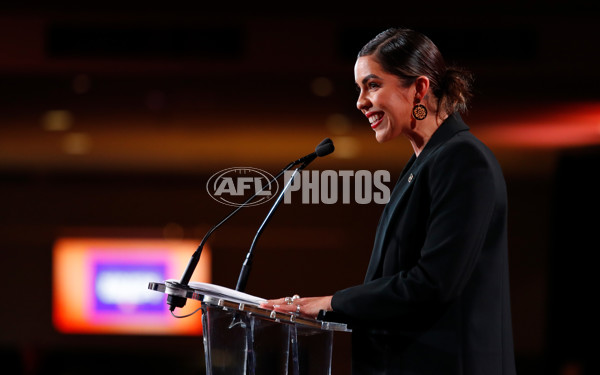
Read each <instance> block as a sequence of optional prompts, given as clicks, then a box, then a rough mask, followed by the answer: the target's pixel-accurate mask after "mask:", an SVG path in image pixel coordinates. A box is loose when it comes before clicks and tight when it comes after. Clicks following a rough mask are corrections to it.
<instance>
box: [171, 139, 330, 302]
mask: <svg viewBox="0 0 600 375" xmlns="http://www.w3.org/2000/svg"><path fill="white" fill-rule="evenodd" d="M329 145H331V146H330V147H331V148H333V144H332V142H331V140H330V139H329V138H326V139H324V140H323V141H322V142H321V143H319V145H318V146H317V147H316V149H315V152H313V153H311V154H308V155H306V156H304V157H302V158H300V159H298V160H296V161H293V162H291V163H289V164H288V165H286V166H285V167H284V168H283V169H282V170H281V171H280V172H279V173H278V174H277V176H275V177H273V178H272V179H271V180H270V181H269V182H267V183H266V184H265V185H264V186H263V187H262V188H261V189H260V190H259V191H257V192H256V193H255V194H254V195H253V196H251V197H250V198H248V199H247V200H246V201H245V202H244V203H242V204H240V205H239V206H238V207H236V208H235V209H234V210H233V211H231V213H229V215H227V216H226V217H225V218H224V219H223V220H221V221H220V222H219V223H218V224H217V225H215V226H214V227H212V228H211V229H210V230H209V231H208V232H207V233H206V234H205V235H204V238H202V241H201V242H200V245H199V246H198V248H197V249H196V251H194V253H193V254H192V257H191V258H190V261H189V262H188V265H187V267H186V268H185V271H184V272H183V275H182V276H181V280H180V281H179V283H174V284H176V286H179V287H186V286H187V285H188V283H189V282H190V279H191V278H192V274H193V273H194V270H195V269H196V266H198V262H199V261H200V255H201V254H202V249H203V248H204V245H205V243H206V241H207V240H208V238H209V237H210V236H211V234H212V233H213V232H214V231H215V230H216V229H217V228H219V227H220V226H221V225H223V224H224V223H225V222H226V221H228V220H229V219H230V218H231V217H232V216H233V215H235V214H236V213H237V212H238V211H239V210H241V209H242V208H243V207H245V206H246V205H247V204H248V203H250V202H251V201H252V200H253V199H254V198H256V196H257V195H258V194H260V193H261V192H262V191H263V190H264V189H266V188H267V187H268V186H270V185H271V184H272V183H273V182H275V181H276V180H277V179H278V178H279V177H281V175H282V174H283V173H285V172H286V171H288V170H289V169H290V168H292V167H293V166H295V165H298V164H300V163H306V161H307V160H310V161H312V160H314V159H315V158H316V157H317V156H321V155H319V154H321V153H323V152H324V151H323V147H329ZM332 151H333V150H332ZM332 151H329V152H328V153H330V152H332ZM310 161H309V163H310ZM185 303H186V298H185V297H180V296H175V295H172V294H169V295H168V297H167V304H168V305H169V310H171V311H174V310H175V308H177V307H183V306H185Z"/></svg>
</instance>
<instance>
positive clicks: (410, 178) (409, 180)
mask: <svg viewBox="0 0 600 375" xmlns="http://www.w3.org/2000/svg"><path fill="white" fill-rule="evenodd" d="M413 177H414V176H413V174H412V173H411V174H410V176H408V182H411V181H412V180H413Z"/></svg>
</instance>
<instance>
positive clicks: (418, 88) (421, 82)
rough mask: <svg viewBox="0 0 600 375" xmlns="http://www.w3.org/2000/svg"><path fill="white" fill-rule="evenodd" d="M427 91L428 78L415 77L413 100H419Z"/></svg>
mask: <svg viewBox="0 0 600 375" xmlns="http://www.w3.org/2000/svg"><path fill="white" fill-rule="evenodd" d="M428 92H429V78H427V77H425V76H419V77H417V78H416V79H415V101H417V102H419V101H421V100H423V98H425V95H427V93H428Z"/></svg>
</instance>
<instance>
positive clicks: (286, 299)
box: [284, 297, 294, 305]
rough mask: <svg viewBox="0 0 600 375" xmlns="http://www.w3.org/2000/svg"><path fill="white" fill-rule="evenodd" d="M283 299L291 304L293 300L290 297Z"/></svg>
mask: <svg viewBox="0 0 600 375" xmlns="http://www.w3.org/2000/svg"><path fill="white" fill-rule="evenodd" d="M284 301H285V303H286V304H287V305H291V304H292V303H293V302H294V299H293V298H292V297H285V299H284Z"/></svg>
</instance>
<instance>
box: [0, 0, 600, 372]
mask: <svg viewBox="0 0 600 375" xmlns="http://www.w3.org/2000/svg"><path fill="white" fill-rule="evenodd" d="M490 4H491V5H485V6H482V5H478V3H476V2H473V3H463V4H455V3H453V4H435V3H432V2H427V4H414V5H402V6H399V5H397V4H396V5H395V6H390V5H386V4H383V3H357V4H355V5H349V4H347V5H344V6H343V7H335V6H330V5H325V4H320V3H312V4H311V3H290V4H288V5H286V6H285V7H283V8H281V7H282V5H277V4H273V5H271V6H267V5H260V6H259V5H256V4H254V5H253V6H249V5H247V6H243V7H238V6H235V5H233V4H223V5H219V4H212V5H206V4H196V5H194V6H190V5H184V4H182V3H175V2H173V3H161V4H159V5H156V6H154V5H152V4H145V5H144V6H139V5H135V6H134V5H132V3H127V4H123V3H111V2H103V3H101V4H96V5H94V4H93V3H92V4H87V5H81V4H78V3H76V2H72V3H70V2H62V5H58V6H57V5H53V6H40V5H37V6H32V5H27V6H25V5H2V6H0V252H1V260H0V275H2V280H3V283H4V284H3V286H4V298H3V299H2V309H1V310H0V322H1V323H0V364H1V365H0V366H3V368H2V373H3V374H4V373H6V374H95V373H107V372H108V373H149V374H150V373H165V372H167V371H172V372H173V373H180V374H199V373H203V371H204V370H203V354H202V350H203V349H202V340H201V338H200V337H192V338H190V337H152V336H150V337H148V336H141V337H140V336H87V335H73V336H70V335H63V334H60V333H58V332H56V331H55V330H54V328H53V326H52V321H51V251H52V245H53V242H54V240H55V239H56V238H58V237H60V236H72V235H89V236H96V235H107V236H130V237H136V236H139V235H140V234H143V235H145V236H151V237H168V238H194V239H196V238H201V237H202V235H203V234H204V233H205V232H206V230H207V229H208V228H209V227H210V226H211V225H213V224H215V223H216V222H217V221H218V220H220V219H221V218H222V217H223V216H224V215H226V214H227V213H228V212H229V208H228V207H226V206H224V205H221V204H218V203H216V202H215V201H213V200H212V199H210V197H209V196H208V194H207V193H206V190H205V184H206V181H207V180H208V178H209V177H210V176H211V175H212V174H213V173H216V172H217V171H219V170H221V169H224V168H228V167H233V166H240V165H244V166H252V167H256V168H261V169H264V170H267V171H269V172H271V173H273V174H275V173H276V172H277V171H278V170H279V169H280V168H282V167H283V166H284V165H285V164H287V163H288V162H289V161H291V160H294V159H296V158H298V157H299V156H302V155H304V154H307V153H309V152H310V151H311V150H312V149H313V148H314V146H315V145H316V144H317V143H318V142H319V141H321V140H322V139H323V138H324V137H331V138H332V139H333V141H334V143H335V144H336V152H335V153H334V154H332V155H331V156H329V157H327V158H324V159H319V160H317V161H316V162H315V163H314V164H313V165H312V166H311V168H312V169H315V170H324V169H334V170H342V169H351V170H358V169H368V170H373V171H374V170H378V169H386V170H389V171H390V172H391V174H392V180H395V178H396V177H397V175H398V173H399V171H400V170H401V168H402V166H403V165H404V163H405V162H406V161H407V160H408V158H409V157H410V155H411V150H410V148H409V146H408V142H406V141H405V140H403V139H399V140H395V141H393V142H390V143H389V144H384V145H378V144H377V143H376V141H375V140H374V137H373V133H372V131H371V130H370V129H369V127H368V123H367V121H366V120H365V119H364V118H363V117H362V115H360V113H359V112H358V111H357V110H356V108H355V102H356V91H355V89H354V82H353V73H352V69H353V63H354V59H355V55H356V53H357V51H358V49H359V48H360V47H361V46H362V44H363V43H364V42H366V41H367V40H368V39H370V38H371V37H373V36H374V35H375V34H376V33H377V32H379V31H382V30H384V29H385V28H387V27H390V26H404V27H411V28H415V29H417V30H419V31H422V32H424V33H426V34H427V35H429V36H430V37H431V38H432V39H433V41H434V42H435V43H436V44H438V46H439V47H440V49H441V50H442V53H443V54H444V55H445V56H446V58H447V60H448V61H449V62H450V63H454V64H459V65H463V66H465V67H467V68H469V69H470V70H471V71H473V72H474V74H475V76H476V81H475V94H476V96H475V99H474V101H473V103H472V108H471V110H470V111H469V113H468V114H467V115H465V116H464V117H465V119H466V120H467V122H468V123H469V124H470V125H471V127H472V130H473V132H474V133H475V134H476V135H479V136H480V137H481V138H482V139H483V140H484V141H485V142H486V143H487V144H488V145H489V146H490V148H492V149H493V150H494V152H495V153H496V155H497V156H498V159H499V160H500V162H501V164H502V166H503V169H504V173H505V177H506V181H507V185H508V192H509V204H510V217H509V225H510V227H509V230H510V233H509V242H510V249H509V251H510V254H509V255H510V269H511V292H512V304H513V305H512V306H513V324H514V337H515V354H516V358H517V365H518V372H519V373H520V374H565V375H566V374H569V375H570V374H591V373H596V372H595V371H597V365H596V364H595V362H594V359H593V354H594V352H593V350H592V346H591V345H590V344H589V341H588V339H594V338H595V337H597V335H598V333H599V332H598V323H597V319H596V318H595V316H594V315H595V314H594V313H593V312H592V311H594V310H593V309H592V308H591V304H592V301H593V300H594V299H595V296H596V294H597V292H596V291H597V281H596V278H595V277H593V276H594V269H593V268H592V267H593V266H592V264H593V263H592V257H593V254H594V253H595V252H597V251H598V249H599V247H598V245H597V242H596V236H597V235H596V232H595V231H596V230H597V228H598V223H599V221H598V218H597V212H598V209H599V208H600V207H599V206H600V203H599V202H600V200H599V198H598V191H599V189H600V184H599V182H598V162H600V150H599V148H598V144H600V107H599V104H598V103H599V100H600V95H599V94H598V86H599V84H600V73H599V71H598V66H600V53H599V52H598V45H599V43H598V42H599V39H600V38H599V31H598V27H597V17H598V15H600V14H599V13H598V11H597V9H596V8H595V6H592V5H590V4H586V3H576V2H569V5H568V6H566V5H560V6H559V5H553V4H552V3H547V2H546V3H537V2H536V3H519V4H517V3H516V2H515V3H514V4H513V3H511V2H502V3H500V4H497V5H493V3H490ZM318 82H325V86H318V85H317V84H318ZM321 90H324V91H321ZM56 110H62V111H68V113H67V112H61V113H62V115H63V117H60V119H62V121H59V122H58V123H57V122H49V120H48V117H47V116H48V112H47V111H56ZM65 113H67V115H66V116H67V117H65ZM57 124H58V125H57ZM582 124H583V125H586V126H588V125H589V126H588V128H586V129H587V130H585V131H583V133H582V134H580V136H579V138H577V137H575V138H577V140H575V141H573V139H572V138H571V137H570V136H564V137H561V136H560V135H558V136H555V137H554V138H552V137H550V136H551V135H552V134H555V135H556V134H559V133H560V132H559V131H557V130H556V129H563V130H564V131H566V133H565V134H568V135H573V134H575V135H577V134H579V133H577V132H579V131H580V130H581V128H580V127H579V125H582ZM526 127H527V129H530V130H531V129H533V132H529V133H526V134H525V133H523V132H522V129H525V128H526ZM590 129H591V130H590ZM523 134H525V137H524V138H525V141H523V140H522V139H523ZM560 134H562V133H560ZM547 137H550V138H551V139H553V140H552V141H544V140H545V139H547ZM267 208H268V207H266V206H264V207H263V206H259V207H255V208H249V209H246V210H244V211H242V212H241V213H240V215H239V216H237V217H236V218H235V219H233V220H232V221H231V222H230V223H228V224H227V226H225V227H223V228H221V229H220V231H219V232H217V233H215V235H214V236H213V237H212V240H211V242H210V246H211V248H212V250H213V282H214V283H216V284H220V285H224V286H228V287H234V286H235V281H236V279H237V273H238V271H239V269H240V267H241V263H242V261H243V258H244V256H245V253H246V251H247V248H248V246H249V244H250V241H251V240H252V237H253V235H254V232H255V231H256V229H257V228H258V225H259V223H260V221H261V220H262V218H263V217H264V215H265V213H266V209H267ZM381 209H382V206H380V205H377V204H370V205H359V204H356V203H353V204H349V205H344V204H341V203H338V204H334V205H325V204H311V205H303V204H300V202H298V201H296V202H294V204H291V205H282V206H281V207H280V208H279V209H278V211H277V212H276V214H275V217H274V219H273V220H272V222H271V223H270V224H269V227H268V228H267V229H266V231H265V233H264V235H263V237H262V238H261V240H260V241H259V244H258V246H257V249H256V259H255V264H254V268H253V271H252V272H253V273H252V277H251V279H250V282H249V284H248V288H247V291H248V292H249V293H252V294H255V295H259V296H263V297H279V296H284V295H290V294H293V293H298V294H300V295H303V296H308V295H324V294H331V293H333V292H335V291H336V290H338V289H340V288H344V287H346V286H349V285H352V284H355V283H360V282H361V281H362V278H363V275H364V272H365V270H366V266H367V263H368V259H369V255H370V249H371V243H372V240H373V235H374V231H375V227H376V224H377V220H378V217H379V214H380V212H381ZM173 228H175V229H173ZM167 229H168V230H167ZM192 252H193V249H190V255H191V253H192ZM182 271H183V270H182ZM178 276H179V275H173V277H174V278H177V277H178ZM335 343H336V347H335V351H334V369H333V373H334V374H344V373H348V368H349V367H348V359H347V358H348V350H349V341H348V337H347V335H343V334H340V335H336V338H335ZM171 368H172V369H173V370H169V369H171ZM5 369H6V370H5Z"/></svg>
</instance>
